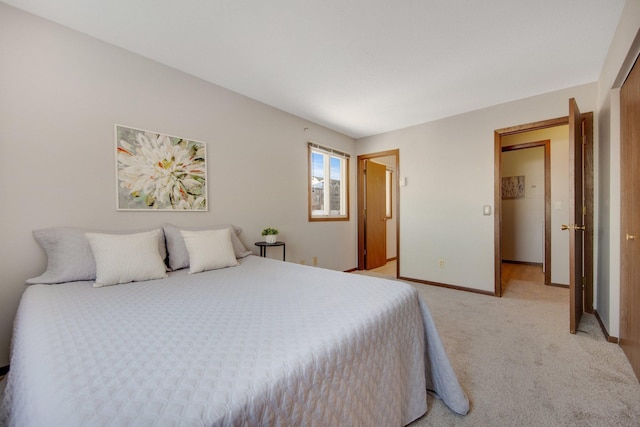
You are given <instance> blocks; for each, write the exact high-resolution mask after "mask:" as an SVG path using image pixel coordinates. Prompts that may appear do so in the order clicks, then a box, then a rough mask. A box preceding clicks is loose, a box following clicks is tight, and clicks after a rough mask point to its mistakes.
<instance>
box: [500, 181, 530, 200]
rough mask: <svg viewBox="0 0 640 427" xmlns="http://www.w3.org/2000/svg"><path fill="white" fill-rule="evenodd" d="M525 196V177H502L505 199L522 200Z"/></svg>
mask: <svg viewBox="0 0 640 427" xmlns="http://www.w3.org/2000/svg"><path fill="white" fill-rule="evenodd" d="M524 196H525V193H524V175H520V176H505V177H502V198H503V199H505V200H508V199H522V198H523V197H524Z"/></svg>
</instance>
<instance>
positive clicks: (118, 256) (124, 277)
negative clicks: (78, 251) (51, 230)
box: [85, 230, 167, 288]
mask: <svg viewBox="0 0 640 427" xmlns="http://www.w3.org/2000/svg"><path fill="white" fill-rule="evenodd" d="M160 233H161V231H160V230H153V231H148V232H146V233H136V234H124V235H117V234H99V233H86V234H85V235H86V236H87V239H88V240H89V244H90V245H91V249H92V251H93V257H94V259H95V262H96V282H95V283H94V284H93V287H95V288H99V287H101V286H109V285H118V284H120V283H129V282H139V281H143V280H151V279H162V278H165V277H167V273H166V266H165V264H164V261H163V259H162V256H161V255H160V251H159V250H158V235H159V234H160Z"/></svg>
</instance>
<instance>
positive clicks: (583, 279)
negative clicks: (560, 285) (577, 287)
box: [582, 276, 587, 289]
mask: <svg viewBox="0 0 640 427" xmlns="http://www.w3.org/2000/svg"><path fill="white" fill-rule="evenodd" d="M586 287H587V279H586V278H585V277H584V276H583V277H582V289H584V288H586Z"/></svg>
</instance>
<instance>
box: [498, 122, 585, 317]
mask: <svg viewBox="0 0 640 427" xmlns="http://www.w3.org/2000/svg"><path fill="white" fill-rule="evenodd" d="M582 116H583V117H584V119H585V120H586V126H585V130H586V132H585V133H586V138H585V142H586V146H585V151H584V162H585V171H584V175H585V176H584V179H585V188H584V198H585V207H586V214H585V224H584V225H585V227H586V230H585V234H584V272H585V289H584V311H585V312H587V313H593V215H594V209H593V208H594V206H593V170H594V169H593V166H594V164H593V160H594V159H593V112H588V113H583V114H582ZM568 124H569V116H564V117H558V118H555V119H549V120H543V121H539V122H532V123H526V124H522V125H517V126H511V127H507V128H502V129H496V130H495V131H494V149H493V150H494V191H493V193H494V248H495V255H494V271H495V276H494V277H495V281H494V295H495V296H497V297H501V296H502V197H501V194H502V180H501V176H502V159H501V158H502V137H503V136H507V135H513V134H517V133H523V132H529V131H533V130H539V129H547V128H551V127H556V126H563V125H568Z"/></svg>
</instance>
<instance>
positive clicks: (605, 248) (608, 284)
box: [595, 0, 640, 337]
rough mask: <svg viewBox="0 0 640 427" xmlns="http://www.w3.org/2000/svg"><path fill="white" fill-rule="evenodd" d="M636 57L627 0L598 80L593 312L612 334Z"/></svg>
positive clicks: (639, 1) (637, 31)
mask: <svg viewBox="0 0 640 427" xmlns="http://www.w3.org/2000/svg"><path fill="white" fill-rule="evenodd" d="M638 53H640V0H627V2H626V3H625V6H624V9H623V11H622V16H621V18H620V22H619V23H618V27H617V29H616V33H615V35H614V37H613V40H612V42H611V46H610V47H609V52H608V54H607V57H606V60H605V63H604V65H603V67H602V72H601V73H600V78H599V80H598V107H599V113H598V115H597V116H596V118H597V121H598V124H599V132H598V134H597V135H598V141H599V146H598V151H597V154H598V156H597V158H596V160H597V163H596V170H597V171H598V177H599V178H598V179H599V180H598V182H597V183H596V188H597V189H598V204H597V206H598V209H597V211H596V223H597V227H598V230H597V231H598V232H597V234H596V235H595V239H596V241H595V243H596V247H597V248H598V251H597V253H596V276H595V277H596V280H597V282H598V288H597V295H596V296H597V300H598V304H597V307H596V310H597V311H598V314H599V315H600V318H601V319H602V323H603V324H604V325H605V327H606V328H607V331H608V332H609V334H610V335H611V336H614V337H618V335H619V333H620V234H621V232H620V98H619V89H620V87H621V86H622V83H623V82H624V78H625V77H626V76H627V74H628V72H629V71H630V70H631V65H633V61H635V58H636V57H637V56H638Z"/></svg>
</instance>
